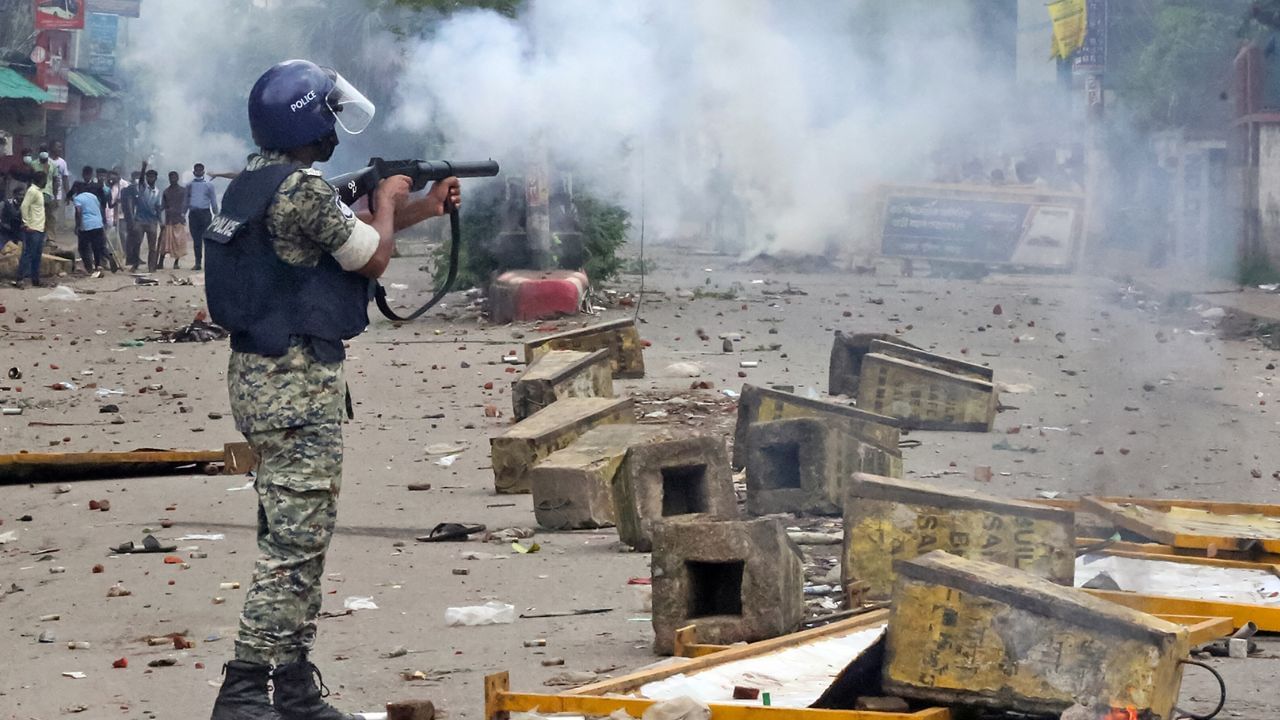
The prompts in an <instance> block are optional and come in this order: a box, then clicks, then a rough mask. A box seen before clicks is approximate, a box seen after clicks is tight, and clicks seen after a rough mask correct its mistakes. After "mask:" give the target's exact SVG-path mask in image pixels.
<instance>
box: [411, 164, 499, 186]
mask: <svg viewBox="0 0 1280 720" xmlns="http://www.w3.org/2000/svg"><path fill="white" fill-rule="evenodd" d="M497 174H498V163H497V162H495V161H493V160H480V161H472V162H453V161H450V160H430V161H425V162H419V163H418V178H419V179H421V180H425V181H428V182H435V181H436V180H443V179H445V178H447V177H460V178H473V177H493V176H494V175H497Z"/></svg>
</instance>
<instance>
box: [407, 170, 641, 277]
mask: <svg viewBox="0 0 1280 720" xmlns="http://www.w3.org/2000/svg"><path fill="white" fill-rule="evenodd" d="M503 187H504V186H503V184H502V183H500V182H492V183H487V184H485V185H483V186H480V187H477V188H475V189H474V190H469V191H468V193H467V201H466V203H465V204H463V206H462V207H463V211H462V251H461V253H460V254H459V256H458V278H457V280H456V281H455V282H454V286H453V289H454V290H465V289H467V288H473V287H483V286H485V285H488V284H489V279H490V278H491V277H492V276H493V274H494V273H495V272H496V271H497V270H498V268H499V262H498V257H497V256H496V255H495V254H494V252H495V251H494V248H495V241H496V240H497V238H498V234H499V233H500V232H501V231H502V214H503V208H502V198H503ZM574 205H575V206H576V208H577V211H578V225H579V228H580V229H581V231H582V237H583V247H584V250H585V255H586V258H587V260H586V266H585V267H583V268H579V269H582V270H585V271H586V273H587V277H589V278H591V281H592V282H597V283H599V282H605V281H608V280H612V279H613V278H615V277H617V275H618V273H619V272H620V271H621V270H622V269H623V266H624V264H625V260H624V259H623V258H622V257H620V256H619V255H618V252H619V251H620V250H621V249H622V246H623V245H625V244H626V242H627V231H628V230H630V228H631V218H630V214H629V213H628V212H627V211H626V210H624V209H622V208H621V207H619V206H617V205H614V204H611V203H608V202H605V201H603V200H600V199H599V198H596V197H594V196H592V195H589V194H586V193H580V194H579V195H578V196H577V197H576V198H575V200H574ZM553 244H554V243H553ZM554 250H555V248H554V247H553V252H554ZM432 256H433V260H434V262H435V268H434V272H433V276H434V278H435V282H436V284H437V285H439V284H440V283H442V282H444V278H445V276H446V274H447V273H448V271H449V243H445V244H443V245H441V246H440V247H438V248H436V250H435V252H434V253H433V254H432ZM552 260H553V263H554V264H556V265H559V258H552Z"/></svg>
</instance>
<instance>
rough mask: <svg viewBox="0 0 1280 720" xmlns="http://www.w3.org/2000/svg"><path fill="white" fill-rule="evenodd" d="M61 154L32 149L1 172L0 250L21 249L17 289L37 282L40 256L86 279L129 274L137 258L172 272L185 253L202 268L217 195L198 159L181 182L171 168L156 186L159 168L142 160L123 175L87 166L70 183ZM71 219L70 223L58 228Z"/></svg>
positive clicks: (57, 148) (57, 146) (56, 149)
mask: <svg viewBox="0 0 1280 720" xmlns="http://www.w3.org/2000/svg"><path fill="white" fill-rule="evenodd" d="M62 152H63V148H62V144H61V143H58V142H55V143H52V144H51V145H49V146H48V147H47V148H45V147H41V148H40V149H39V150H38V151H37V152H36V153H32V152H31V151H30V150H24V151H23V153H22V155H23V157H22V160H23V164H22V166H21V167H19V168H18V169H17V170H11V171H10V172H9V173H8V178H9V181H10V183H11V185H10V187H11V190H10V193H9V196H8V197H5V198H4V199H3V201H0V251H3V250H5V248H6V246H7V245H8V244H10V243H15V244H20V245H21V246H22V250H21V257H20V258H19V262H18V277H17V280H16V282H14V285H15V286H16V287H27V286H33V287H40V286H41V278H40V259H41V256H42V255H45V254H49V255H56V256H60V257H63V258H66V259H68V260H71V262H72V271H73V272H77V271H78V272H81V273H84V274H87V275H90V276H92V277H102V275H103V274H104V273H105V272H108V271H110V272H119V271H120V270H121V269H122V268H126V267H127V268H128V269H129V270H130V271H131V272H135V273H136V272H138V271H139V268H140V267H141V266H142V265H143V263H144V262H145V264H146V268H147V272H155V271H156V270H159V269H163V268H164V263H165V260H166V259H172V262H173V264H172V268H174V269H178V268H179V267H180V263H181V261H182V260H183V259H184V258H185V257H186V256H187V255H188V253H193V254H194V265H193V266H192V269H193V270H200V269H202V267H201V264H202V260H203V255H204V253H203V249H204V246H203V242H202V240H201V238H202V237H203V235H204V231H205V229H206V228H208V226H209V223H210V222H211V221H212V219H213V216H214V215H215V214H217V212H218V194H217V191H216V190H215V189H214V186H213V183H212V181H211V179H210V178H209V177H207V176H206V175H205V168H204V165H203V164H201V163H196V164H195V166H194V167H193V168H192V175H193V179H192V180H191V182H189V183H187V184H185V185H184V184H183V183H182V182H181V176H180V175H179V174H178V173H177V172H176V171H173V172H169V173H168V182H169V184H168V186H167V187H164V188H161V187H159V186H158V185H157V180H158V179H159V173H158V172H157V171H156V170H154V169H148V168H146V166H145V165H144V166H143V169H141V170H137V171H134V172H133V173H131V175H130V177H129V179H127V180H126V179H125V178H124V176H123V173H122V172H121V170H120V168H119V167H118V166H117V167H115V168H111V169H107V168H100V167H99V168H95V167H93V166H91V165H86V166H84V167H83V168H82V169H81V171H80V177H79V179H74V180H73V178H72V176H71V174H70V171H69V169H68V167H67V161H66V159H65V158H64V157H62ZM64 208H66V209H67V212H66V215H65V216H64V215H63V209H64ZM71 209H74V215H72V211H71ZM72 217H74V225H72V226H70V227H59V226H60V224H70V220H71V218H72ZM71 233H74V237H75V244H74V246H73V248H72V249H63V248H62V247H61V246H60V244H59V243H60V241H67V242H69V241H70V235H71ZM144 241H145V243H146V255H145V258H144V256H143V254H142V253H143V243H144ZM77 260H78V261H79V262H78V270H77Z"/></svg>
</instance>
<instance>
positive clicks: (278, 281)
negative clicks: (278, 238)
mask: <svg viewBox="0 0 1280 720" xmlns="http://www.w3.org/2000/svg"><path fill="white" fill-rule="evenodd" d="M298 167H299V166H298V165H269V166H267V167H264V168H262V169H260V170H252V171H247V172H243V173H241V174H240V175H239V176H238V177H237V178H236V179H235V180H232V181H231V186H230V187H228V188H227V192H226V194H225V195H224V196H223V199H222V211H221V212H220V213H218V215H217V217H215V218H214V219H213V222H212V223H211V224H210V225H209V229H208V230H207V231H206V232H205V234H204V238H205V240H207V241H208V242H207V244H206V245H205V254H204V263H205V297H206V299H207V301H208V303H209V315H210V317H211V318H212V319H213V321H214V322H215V323H217V324H219V325H221V326H222V327H224V328H226V329H227V330H229V331H230V332H231V349H233V350H236V351H239V352H247V353H254V354H257V355H267V356H271V357H277V356H280V355H283V354H284V353H285V351H286V350H288V348H289V343H290V340H291V338H292V337H293V336H302V337H305V338H307V339H308V340H309V341H310V342H311V344H312V346H313V347H314V348H315V350H316V351H317V355H318V356H319V359H320V360H322V361H326V362H333V361H337V360H341V359H342V358H343V355H344V353H343V351H342V341H343V340H346V339H349V338H353V337H355V336H356V335H359V334H360V333H361V332H363V331H364V329H365V327H367V326H368V325H369V310H368V309H369V300H370V298H372V297H373V288H374V283H373V281H371V280H369V279H368V278H365V277H363V276H361V275H358V274H356V273H353V272H347V271H346V270H343V269H342V268H341V267H340V266H339V265H338V261H337V260H334V259H333V257H332V256H331V255H329V254H328V253H325V254H324V255H322V256H321V259H320V263H319V264H318V265H317V266H316V267H298V266H296V265H290V264H289V263H286V262H285V261H283V260H281V259H280V257H279V256H278V255H276V252H275V248H274V247H273V243H272V238H271V234H270V233H268V232H267V224H266V215H267V209H268V208H269V207H270V206H271V201H272V200H273V199H275V196H276V190H278V189H279V187H280V184H281V183H282V182H284V180H285V178H287V177H288V176H289V175H290V174H292V173H293V172H294V171H296V170H297V169H298ZM334 355H336V357H334Z"/></svg>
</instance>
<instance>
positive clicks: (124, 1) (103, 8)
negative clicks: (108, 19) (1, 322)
mask: <svg viewBox="0 0 1280 720" xmlns="http://www.w3.org/2000/svg"><path fill="white" fill-rule="evenodd" d="M85 1H86V2H87V3H88V7H89V12H91V13H102V14H103V15H119V16H120V17H131V18H136V17H141V15H142V0H85Z"/></svg>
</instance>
